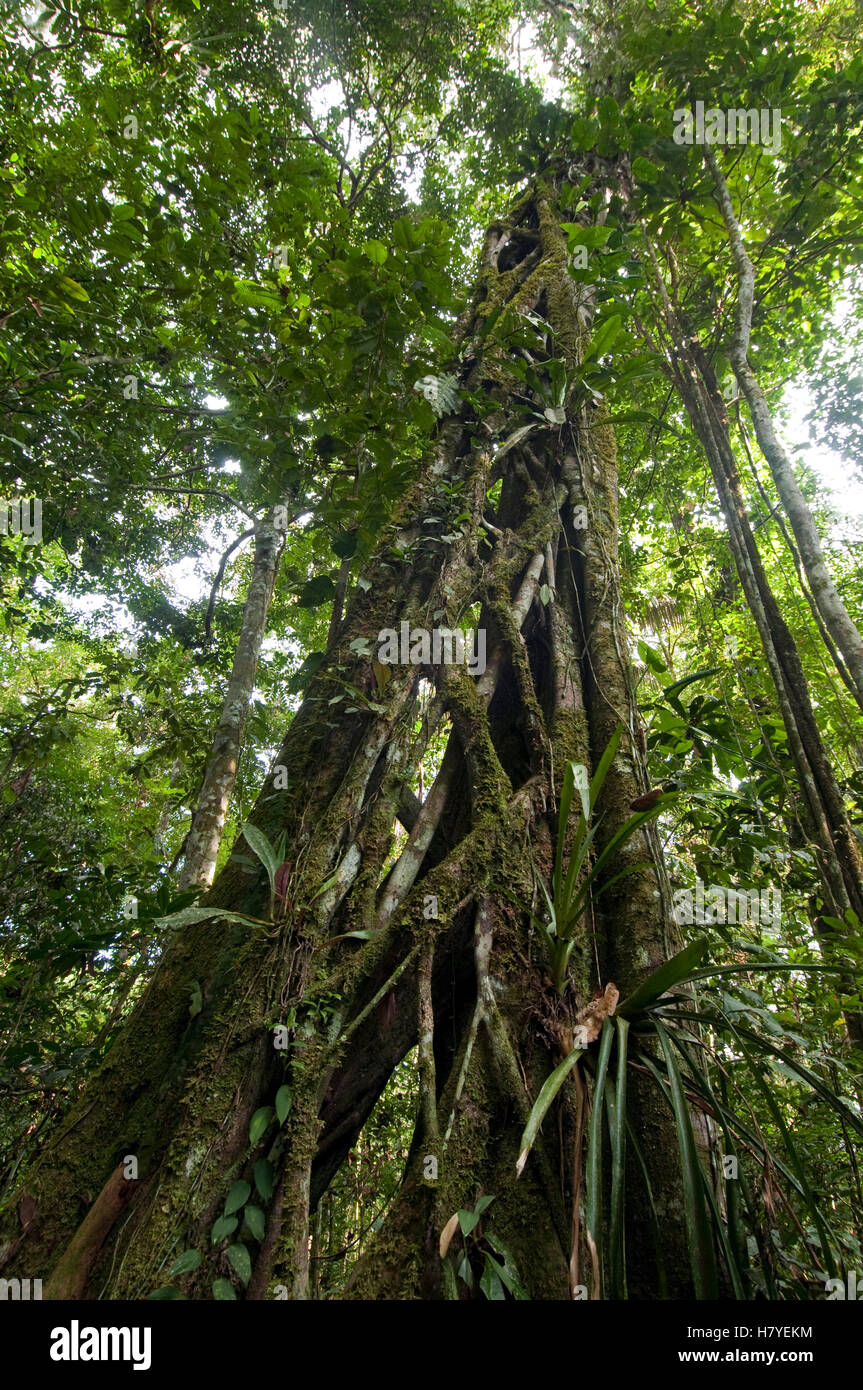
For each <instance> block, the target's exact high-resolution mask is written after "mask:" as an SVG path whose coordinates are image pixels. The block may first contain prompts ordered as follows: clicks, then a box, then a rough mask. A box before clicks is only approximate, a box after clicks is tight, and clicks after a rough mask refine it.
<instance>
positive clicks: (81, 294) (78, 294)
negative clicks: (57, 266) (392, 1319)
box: [60, 275, 90, 302]
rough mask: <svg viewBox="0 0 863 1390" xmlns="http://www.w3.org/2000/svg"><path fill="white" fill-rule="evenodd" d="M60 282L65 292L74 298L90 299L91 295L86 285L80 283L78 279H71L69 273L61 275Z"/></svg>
mask: <svg viewBox="0 0 863 1390" xmlns="http://www.w3.org/2000/svg"><path fill="white" fill-rule="evenodd" d="M60 284H61V285H62V286H63V290H64V292H65V293H66V294H68V295H69V296H70V297H71V298H72V299H80V300H82V301H85V302H86V301H88V300H89V298H90V296H89V294H88V293H87V291H86V290H85V289H84V286H83V285H79V284H78V281H77V280H70V278H69V276H68V275H61V276H60Z"/></svg>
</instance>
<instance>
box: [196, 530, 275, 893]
mask: <svg viewBox="0 0 863 1390" xmlns="http://www.w3.org/2000/svg"><path fill="white" fill-rule="evenodd" d="M284 540H285V538H284V533H283V532H281V531H279V530H277V528H276V526H275V525H274V512H273V510H272V509H271V510H270V511H269V512H268V513H267V515H266V516H265V517H264V518H263V520H261V521H259V522H258V524H257V525H256V527H255V553H254V560H253V562H252V577H251V580H250V581H249V589H248V593H247V594H246V604H245V607H244V609H243V621H242V624H241V626H240V636H239V640H238V642H237V649H236V651H235V653H234V664H233V666H232V668H231V676H230V679H229V681H228V690H227V694H226V696H225V703H224V704H223V706H222V713H221V715H220V716H219V722H218V724H217V726H216V732H215V734H214V735H213V744H212V747H211V749H210V756H209V757H208V759H207V764H206V767H205V768H204V779H203V783H202V785H201V791H200V794H199V796H198V803H197V805H196V807H195V810H194V812H193V814H192V824H191V826H190V828H189V833H188V835H187V837H186V844H185V851H184V859H183V868H182V870H181V873H180V887H181V888H192V887H194V886H196V885H197V886H198V887H201V888H209V886H210V884H211V883H212V881H213V875H214V874H215V872H216V860H217V859H218V857H219V846H220V845H221V843H222V832H223V830H224V828H225V818H226V816H227V814H228V807H229V805H230V802H231V794H232V792H233V790H234V783H235V782H236V780H237V769H238V767H239V765H240V753H241V752H242V747H243V729H244V727H245V723H246V716H247V714H248V712H249V702H250V701H251V698H252V691H253V690H254V687H255V675H256V673H257V669H258V657H259V655H260V652H261V643H262V641H263V640H264V633H265V631H266V627H267V614H268V613H269V610H270V602H271V600H272V597H273V586H274V584H275V582H276V572H277V570H278V567H279V559H280V557H281V554H282V547H283V546H284Z"/></svg>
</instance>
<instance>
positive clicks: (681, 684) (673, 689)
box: [663, 666, 722, 699]
mask: <svg viewBox="0 0 863 1390" xmlns="http://www.w3.org/2000/svg"><path fill="white" fill-rule="evenodd" d="M721 675H722V667H721V666H708V667H706V669H705V670H703V671H693V673H692V675H691V676H684V677H683V680H680V681H674V682H673V684H672V685H666V686H665V689H664V692H663V693H664V694H665V696H666V698H667V699H672V698H674V697H675V696H677V695H679V694H680V692H681V690H685V689H686V687H687V686H688V685H692V682H693V681H706V680H707V678H708V676H721Z"/></svg>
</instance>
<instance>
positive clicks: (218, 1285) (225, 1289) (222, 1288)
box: [213, 1279, 237, 1302]
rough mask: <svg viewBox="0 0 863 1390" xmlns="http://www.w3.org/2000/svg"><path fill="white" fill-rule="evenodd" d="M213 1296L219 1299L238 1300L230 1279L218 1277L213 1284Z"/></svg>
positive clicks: (224, 1300)
mask: <svg viewBox="0 0 863 1390" xmlns="http://www.w3.org/2000/svg"><path fill="white" fill-rule="evenodd" d="M213 1297H214V1298H215V1299H216V1300H217V1302H218V1301H222V1302H226V1301H227V1300H228V1299H231V1298H232V1299H234V1300H236V1297H237V1293H236V1290H235V1288H234V1286H233V1284H232V1283H231V1281H230V1279H217V1280H216V1282H215V1283H214V1284H213Z"/></svg>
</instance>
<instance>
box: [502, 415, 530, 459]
mask: <svg viewBox="0 0 863 1390" xmlns="http://www.w3.org/2000/svg"><path fill="white" fill-rule="evenodd" d="M535 429H536V423H534V424H532V425H520V426H519V427H518V429H517V430H513V432H512V434H510V435H507V437H506V439H505V440H504V441H503V443H502V444H501V446H500V448H499V449H498V451H497V453H496V455H495V457H496V458H499V459H502V458H503V456H504V454H508V453H509V451H510V449H514V448H515V446H516V444H519V443H520V442H521V440H522V439H524V438H525V437H526V436H527V435H529V434H530V432H531V430H535Z"/></svg>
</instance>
